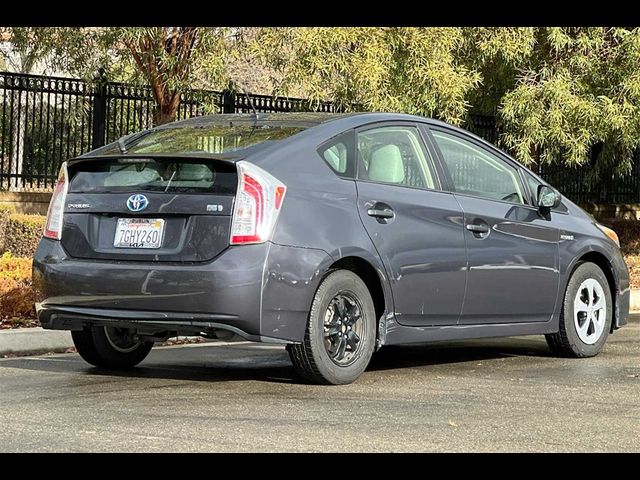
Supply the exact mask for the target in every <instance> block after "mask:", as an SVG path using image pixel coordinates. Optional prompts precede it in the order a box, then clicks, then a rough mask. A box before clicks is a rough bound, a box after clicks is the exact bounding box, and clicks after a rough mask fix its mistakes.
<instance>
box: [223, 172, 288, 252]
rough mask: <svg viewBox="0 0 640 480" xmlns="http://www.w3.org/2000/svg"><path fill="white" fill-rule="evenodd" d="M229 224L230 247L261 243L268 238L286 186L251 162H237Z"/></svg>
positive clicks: (276, 217)
mask: <svg viewBox="0 0 640 480" xmlns="http://www.w3.org/2000/svg"><path fill="white" fill-rule="evenodd" d="M236 166H237V168H238V192H237V193H236V200H235V205H234V207H233V220H232V222H231V245H242V244H247V243H262V242H266V241H267V240H269V239H270V238H271V235H272V234H273V228H274V227H275V224H276V220H277V219H278V214H279V213H280V208H281V207H282V201H283V200H284V195H285V193H286V191H287V187H286V186H285V185H284V184H283V183H282V182H281V181H280V180H278V179H277V178H275V177H274V176H273V175H271V174H269V173H267V172H265V171H264V170H262V169H261V168H259V167H256V166H255V165H253V164H252V163H249V162H245V161H241V162H238V163H237V164H236Z"/></svg>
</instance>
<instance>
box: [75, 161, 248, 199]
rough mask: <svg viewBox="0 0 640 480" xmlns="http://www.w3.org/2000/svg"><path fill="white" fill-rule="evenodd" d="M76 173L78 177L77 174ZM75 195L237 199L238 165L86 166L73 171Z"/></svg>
mask: <svg viewBox="0 0 640 480" xmlns="http://www.w3.org/2000/svg"><path fill="white" fill-rule="evenodd" d="M73 170H76V171H75V174H73ZM71 175H72V178H71V182H70V184H69V191H70V192H72V193H117V192H129V191H134V190H135V191H140V192H163V193H218V194H221V195H233V194H235V191H236V183H237V174H236V168H235V165H234V164H227V163H223V162H215V163H214V162H212V161H207V162H204V161H193V160H183V159H180V160H175V159H166V160H164V159H153V160H152V159H136V160H134V159H121V160H111V161H91V162H84V163H82V164H80V165H78V167H77V168H75V169H72V172H71Z"/></svg>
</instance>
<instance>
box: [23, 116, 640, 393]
mask: <svg viewBox="0 0 640 480" xmlns="http://www.w3.org/2000/svg"><path fill="white" fill-rule="evenodd" d="M33 281H34V287H35V289H36V292H37V304H36V309H37V312H38V318H39V319H40V322H41V323H42V326H43V327H44V328H49V329H61V330H71V333H72V336H73V340H74V342H75V345H76V347H77V350H78V353H79V354H80V355H81V356H82V358H84V359H85V360H86V361H87V362H89V363H91V364H93V365H95V366H97V367H103V368H129V367H133V366H135V365H136V364H138V363H139V362H141V361H142V360H143V359H144V358H145V357H146V356H147V354H148V353H149V351H150V350H151V347H152V346H153V344H154V342H156V341H163V340H165V339H167V338H169V337H174V336H177V335H198V336H203V337H207V338H217V339H222V340H230V339H232V338H244V339H246V340H251V341H258V342H272V343H281V344H286V346H287V350H288V352H289V355H290V357H291V360H292V362H293V365H294V366H295V369H296V370H297V371H298V372H299V374H300V375H301V376H302V377H303V378H305V379H307V380H308V381H312V382H317V383H325V384H346V383H350V382H353V381H354V380H356V379H357V378H358V376H359V375H360V374H361V373H362V372H363V371H364V370H365V368H366V367H367V364H368V363H369V361H370V359H371V356H372V354H373V353H374V351H375V350H377V349H379V348H381V347H383V346H385V345H398V344H409V343H424V342H432V341H441V340H453V339H469V338H480V337H499V336H511V335H531V334H540V335H545V336H546V339H547V342H548V344H549V347H550V349H551V351H552V352H553V353H554V354H557V355H562V356H568V357H591V356H594V355H596V354H598V352H600V351H601V350H602V348H603V345H604V343H605V341H606V339H607V337H608V335H609V334H610V333H613V332H614V331H615V330H616V329H617V328H620V327H621V326H622V325H624V324H625V323H626V322H627V316H628V311H629V274H628V270H627V267H626V265H625V263H624V261H623V258H622V255H621V253H620V249H619V242H618V237H617V235H616V234H615V232H613V231H612V230H610V229H609V228H607V227H605V226H603V225H601V224H599V223H598V222H596V221H595V220H594V219H593V218H592V217H591V216H589V215H588V214H587V213H585V212H584V211H583V210H582V209H580V208H579V207H578V206H577V205H575V204H574V203H572V202H571V201H569V200H568V199H567V198H565V197H563V196H562V195H561V194H560V193H558V191H557V190H555V189H554V188H553V187H551V186H550V185H548V184H547V183H545V181H544V180H542V179H541V178H540V177H538V176H536V175H535V174H534V173H532V172H531V171H530V170H528V169H526V168H524V167H523V166H522V165H520V164H519V163H517V162H516V161H515V160H513V159H512V158H511V157H510V156H508V155H507V154H505V153H504V152H502V151H500V150H498V149H497V148H495V147H494V146H492V145H491V144H489V143H487V142H486V141H484V140H482V139H480V138H478V137H476V136H475V135H472V134H470V133H468V132H466V131H464V130H461V129H459V128H456V127H453V126H451V125H448V124H446V123H442V122H439V121H436V120H432V119H428V118H422V117H416V116H410V115H402V114H389V113H365V114H344V115H343V114H321V113H284V114H251V115H244V114H243V115H214V116H209V117H200V118H194V119H190V120H185V121H181V122H175V123H172V124H168V125H163V126H161V127H157V128H153V129H150V130H146V131H144V132H140V133H136V134H133V135H130V136H128V137H124V138H122V139H120V140H119V141H118V142H114V143H112V144H109V145H106V146H104V147H101V148H99V149H97V150H94V151H92V152H89V153H87V154H84V155H82V156H80V157H77V158H74V159H72V160H69V161H68V162H66V163H65V164H63V165H62V168H61V170H60V175H59V178H58V181H57V184H56V186H55V191H54V193H53V197H52V199H51V204H50V206H49V213H48V217H47V222H46V227H45V230H44V235H43V238H42V241H41V243H40V245H39V247H38V250H37V252H36V254H35V259H34V264H33Z"/></svg>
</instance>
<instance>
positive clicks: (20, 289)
mask: <svg viewBox="0 0 640 480" xmlns="http://www.w3.org/2000/svg"><path fill="white" fill-rule="evenodd" d="M34 301H35V298H34V293H33V288H32V285H31V258H17V257H14V256H13V255H11V254H10V253H5V254H3V255H2V256H0V319H10V318H19V319H24V318H35V309H34V306H33V304H34Z"/></svg>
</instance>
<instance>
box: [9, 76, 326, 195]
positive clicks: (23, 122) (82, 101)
mask: <svg viewBox="0 0 640 480" xmlns="http://www.w3.org/2000/svg"><path fill="white" fill-rule="evenodd" d="M251 103H253V107H252V106H251ZM253 108H255V109H256V111H258V112H290V111H309V110H316V111H322V112H332V111H335V110H336V107H335V106H334V105H333V104H331V103H328V102H325V103H319V104H313V105H312V104H310V103H309V102H308V101H307V100H305V99H301V98H273V97H269V96H265V95H252V94H247V95H245V94H239V93H234V92H231V91H225V92H217V91H208V90H189V91H187V92H185V93H184V94H183V95H182V98H181V101H180V107H179V110H178V115H177V118H178V120H181V119H184V118H189V117H194V116H200V115H206V114H211V113H234V112H238V113H247V112H252V111H253ZM153 109H154V100H153V96H152V93H151V89H150V88H149V87H142V86H136V85H128V84H123V83H114V82H104V81H100V80H96V81H94V82H86V81H83V80H79V79H74V78H62V77H44V76H38V75H23V74H15V73H7V72H0V190H3V189H9V190H41V189H50V188H52V186H53V183H54V182H55V179H56V176H57V173H58V169H59V168H60V165H61V163H62V162H63V161H64V160H66V159H68V158H71V157H74V156H77V155H81V154H82V153H85V152H87V151H89V150H92V149H94V148H97V147H100V146H102V145H104V144H106V143H109V142H112V141H114V140H116V139H118V138H120V137H121V136H123V135H127V134H129V133H132V132H136V131H138V130H143V129H146V128H149V127H151V126H152V123H153Z"/></svg>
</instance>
